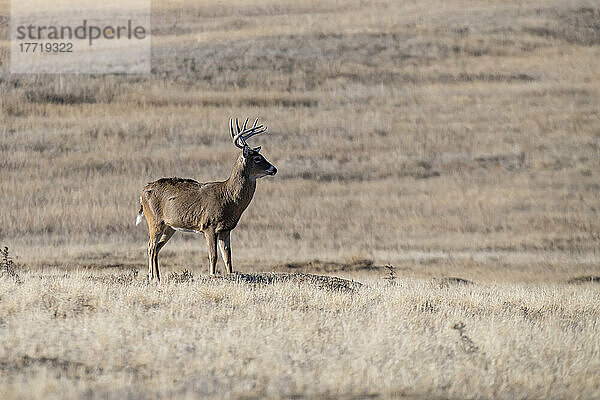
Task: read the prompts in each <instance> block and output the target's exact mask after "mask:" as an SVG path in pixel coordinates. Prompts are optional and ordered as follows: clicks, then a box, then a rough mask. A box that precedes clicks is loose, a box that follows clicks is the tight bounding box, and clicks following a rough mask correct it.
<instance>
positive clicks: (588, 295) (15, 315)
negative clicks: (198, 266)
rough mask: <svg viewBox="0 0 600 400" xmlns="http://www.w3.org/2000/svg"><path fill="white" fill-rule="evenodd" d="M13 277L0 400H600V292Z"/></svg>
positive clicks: (0, 360)
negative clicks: (373, 399)
mask: <svg viewBox="0 0 600 400" xmlns="http://www.w3.org/2000/svg"><path fill="white" fill-rule="evenodd" d="M21 275H22V276H21V278H22V279H23V282H22V283H21V284H17V283H15V282H14V281H13V280H11V279H10V278H0V293H2V294H1V295H0V296H1V298H0V305H1V306H0V321H1V323H0V335H1V337H2V338H3V340H2V341H0V366H1V367H2V371H3V372H2V374H0V396H1V397H2V398H6V399H8V398H28V399H36V398H44V399H48V398H62V399H64V398H81V397H86V398H224V397H226V398H232V397H243V398H249V397H250V398H264V397H271V398H279V397H300V398H315V397H336V398H337V397H341V398H365V397H399V398H494V399H515V398H519V399H529V398H546V399H560V398H564V399H567V398H569V399H573V398H579V399H584V398H589V399H592V398H597V397H598V396H600V392H599V387H598V384H597V383H598V376H600V339H599V338H598V335H597V332H598V326H599V323H600V307H599V305H600V291H598V288H597V284H589V283H587V284H583V285H566V284H551V283H550V284H527V285H526V284H500V283H495V284H485V283H484V284H482V283H472V284H455V283H453V282H452V281H448V282H443V281H431V280H417V279H406V278H403V279H395V280H393V281H391V283H389V282H387V281H384V280H379V281H376V280H371V281H365V283H366V286H363V287H361V288H359V289H357V290H356V291H335V290H330V289H327V287H323V288H319V287H317V286H313V285H312V284H310V283H304V284H302V283H300V284H299V283H298V282H294V281H290V282H287V283H286V282H280V283H277V282H276V283H273V284H266V285H262V284H258V285H252V284H248V283H235V282H227V281H222V280H218V279H217V280H215V279H213V280H206V279H201V278H199V277H198V276H191V275H190V274H187V275H179V276H175V277H171V278H170V280H169V279H168V280H167V281H166V282H163V283H162V284H161V285H160V286H155V285H150V286H148V285H147V284H146V283H145V282H144V281H143V280H141V279H140V278H139V277H137V276H136V275H135V274H133V275H132V274H130V273H118V274H117V273H115V272H111V273H100V272H96V273H91V272H89V271H79V272H70V273H65V272H64V270H56V269H54V270H46V271H45V272H43V273H40V272H26V273H22V274H21ZM190 278H191V279H190Z"/></svg>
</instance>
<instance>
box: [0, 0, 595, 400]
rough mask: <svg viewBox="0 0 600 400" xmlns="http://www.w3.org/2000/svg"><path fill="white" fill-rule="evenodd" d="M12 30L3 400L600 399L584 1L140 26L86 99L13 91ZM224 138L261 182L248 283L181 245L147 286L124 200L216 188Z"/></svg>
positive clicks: (200, 6)
mask: <svg viewBox="0 0 600 400" xmlns="http://www.w3.org/2000/svg"><path fill="white" fill-rule="evenodd" d="M9 10H10V7H9V3H8V2H7V1H6V0H0V102H1V104H0V245H2V246H8V247H9V248H10V251H11V253H10V255H11V256H12V257H13V258H14V265H10V266H7V265H8V264H7V263H6V262H4V263H3V270H2V271H3V272H2V277H0V338H2V340H1V341H0V397H1V398H65V397H89V398H97V397H103V398H105V397H109V398H159V397H170V398H185V397H191V398H193V397H214V398H222V397H290V396H300V397H302V396H305V397H323V396H330V397H345V398H350V397H358V398H363V397H371V396H381V397H407V398H420V397H428V398H435V397H439V398H507V399H512V398H598V397H600V391H599V389H598V388H599V385H598V382H599V381H600V336H599V335H598V331H599V329H600V285H598V284H597V283H596V282H595V281H593V280H591V279H588V277H597V276H600V252H599V249H600V218H598V212H599V210H600V196H599V195H600V181H599V177H600V67H599V61H600V8H599V7H598V4H597V2H596V1H577V0H573V1H566V0H562V1H526V2H523V1H514V0H507V1H503V2H499V1H497V2H490V1H462V0H459V1H453V2H446V1H438V0H425V1H410V2H404V1H393V0H381V1H371V2H366V1H358V0H348V1H336V0H323V1H318V2H317V1H312V0H299V1H284V2H274V1H270V0H241V1H236V2H235V4H233V3H227V2H222V1H213V0H206V1H192V0H171V1H167V0H164V1H162V0H161V1H158V0H157V1H153V3H152V23H153V26H152V45H153V50H152V73H151V74H148V75H101V76H100V75H97V76H96V75H65V76H58V75H56V76H55V75H14V74H13V75H11V74H9V53H8V49H9V47H8V40H7V39H8V35H9V23H8V21H9V19H8V18H9V14H10V12H9ZM230 116H241V117H243V116H250V117H252V116H260V117H261V120H264V121H265V123H266V124H267V125H268V126H269V132H268V134H266V135H261V137H260V138H259V139H258V138H257V139H256V140H255V141H253V143H256V144H261V145H262V146H263V151H262V152H263V153H264V154H265V156H266V157H267V158H268V159H269V160H270V161H271V162H273V164H274V165H276V166H277V168H278V170H279V173H278V174H277V175H276V176H275V177H272V178H265V179H263V180H261V181H260V182H259V184H258V188H257V191H256V195H255V197H254V199H253V202H252V204H251V205H250V207H249V208H248V210H247V211H246V213H245V214H244V216H243V217H242V220H241V222H240V225H239V226H238V227H237V228H236V229H235V230H234V231H233V232H232V248H233V260H234V263H233V264H234V270H237V271H242V272H245V273H249V274H250V275H238V276H237V278H239V279H237V280H236V279H232V280H226V279H225V280H224V279H222V278H215V279H208V278H207V277H206V275H207V270H208V261H207V257H206V249H205V244H204V240H203V239H202V238H201V237H198V236H196V235H191V234H180V233H178V234H176V235H175V237H174V239H172V240H171V241H170V242H169V244H168V245H167V247H166V248H165V249H164V250H163V251H162V252H161V271H162V272H163V276H165V277H166V278H167V279H165V280H164V282H163V283H161V284H160V285H158V286H156V285H147V284H146V282H145V280H144V278H143V275H144V273H145V271H146V267H145V265H146V242H147V231H146V229H145V224H142V226H138V227H136V226H135V225H134V220H135V216H136V212H137V210H138V206H139V204H138V196H139V192H140V190H141V188H142V187H143V186H144V185H145V184H146V182H148V181H152V180H154V179H157V178H160V177H163V176H180V177H189V178H194V179H197V180H200V181H209V180H215V179H225V178H227V176H228V174H229V172H230V170H231V167H232V164H233V160H234V158H235V156H236V154H237V153H236V149H235V148H234V147H233V146H232V144H231V141H230V138H229V133H228V126H227V123H228V118H229V117H230ZM385 265H392V266H393V267H394V268H393V272H394V274H395V279H392V280H390V279H387V280H386V279H384V278H386V277H389V276H388V275H389V271H388V269H387V268H385ZM218 268H219V269H222V268H223V267H222V263H221V262H219V266H218ZM13 269H14V270H15V271H16V273H17V274H18V279H17V277H15V276H12V275H11V274H10V273H9V271H12V270H13ZM185 271H188V272H185ZM262 271H265V272H277V273H280V274H288V273H294V274H297V275H292V276H295V277H297V279H296V278H295V279H289V280H286V279H279V278H281V277H286V276H288V275H277V277H279V278H277V279H266V280H264V279H263V280H261V279H259V278H258V277H262V276H263V275H260V274H257V273H259V272H262ZM306 273H308V274H318V275H325V276H331V275H333V276H337V277H342V278H347V279H354V280H358V281H360V282H362V283H363V284H364V285H363V286H362V287H360V288H354V289H352V290H350V289H347V288H337V287H330V286H328V285H324V286H323V285H320V284H318V282H317V283H315V282H314V281H313V280H312V279H305V278H306V276H305V275H302V274H306ZM136 274H137V275H136ZM269 276H270V275H269ZM240 277H245V278H244V279H241V278H240ZM298 277H299V278H298ZM303 277H304V278H303ZM448 277H458V278H461V279H464V280H467V281H469V282H470V283H466V284H463V283H460V281H458V282H457V281H456V280H452V279H447V278H448ZM255 279H258V280H259V281H260V282H255V281H254V280H255ZM323 279H325V278H323Z"/></svg>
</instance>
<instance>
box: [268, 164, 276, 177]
mask: <svg viewBox="0 0 600 400" xmlns="http://www.w3.org/2000/svg"><path fill="white" fill-rule="evenodd" d="M267 172H268V173H269V174H270V175H275V174H276V173H277V168H275V167H274V166H273V165H271V167H270V168H269V169H268V170H267Z"/></svg>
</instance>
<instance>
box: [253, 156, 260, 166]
mask: <svg viewBox="0 0 600 400" xmlns="http://www.w3.org/2000/svg"><path fill="white" fill-rule="evenodd" d="M254 162H255V163H257V164H258V163H259V162H260V157H259V156H256V157H254Z"/></svg>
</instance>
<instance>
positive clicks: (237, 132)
mask: <svg viewBox="0 0 600 400" xmlns="http://www.w3.org/2000/svg"><path fill="white" fill-rule="evenodd" d="M247 125H248V118H246V120H245V121H244V125H243V126H242V128H241V129H240V123H239V120H238V119H237V118H236V119H235V127H234V125H233V118H230V119H229V130H230V131H231V138H232V139H233V144H235V145H236V146H237V147H239V148H240V149H243V148H244V146H248V144H247V143H246V140H248V139H250V138H251V137H252V136H254V135H258V134H259V133H263V132H264V131H266V130H267V127H266V126H264V125H262V124H260V125H258V118H256V119H255V120H254V124H252V126H251V127H250V128H246V126H247Z"/></svg>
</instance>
